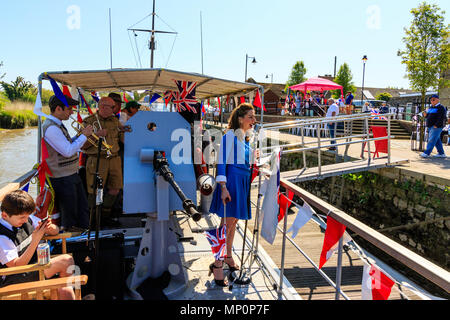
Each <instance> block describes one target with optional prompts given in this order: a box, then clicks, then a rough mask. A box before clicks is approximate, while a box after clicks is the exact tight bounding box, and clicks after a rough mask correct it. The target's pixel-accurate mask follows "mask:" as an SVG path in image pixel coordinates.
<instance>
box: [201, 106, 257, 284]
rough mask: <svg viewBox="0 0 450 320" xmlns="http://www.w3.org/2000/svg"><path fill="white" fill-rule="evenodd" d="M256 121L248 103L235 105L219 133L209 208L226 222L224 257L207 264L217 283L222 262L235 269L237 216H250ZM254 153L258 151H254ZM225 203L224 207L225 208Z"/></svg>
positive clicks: (220, 281)
mask: <svg viewBox="0 0 450 320" xmlns="http://www.w3.org/2000/svg"><path fill="white" fill-rule="evenodd" d="M255 123H256V117H255V110H254V108H253V106H252V105H250V104H249V103H243V104H241V105H239V106H238V107H237V108H236V109H234V110H233V112H232V113H231V116H230V119H229V121H228V130H227V132H226V134H225V135H224V136H223V137H222V141H221V144H220V149H219V158H218V159H219V161H218V164H217V177H216V181H217V187H216V189H215V191H214V194H213V199H212V202H211V207H210V210H209V211H210V212H213V213H216V214H217V215H218V216H219V217H221V218H222V220H221V225H223V224H225V226H226V257H225V258H224V261H221V260H216V261H215V262H214V263H212V264H211V265H210V271H211V272H212V273H213V274H214V280H215V282H216V284H217V285H219V286H226V284H225V283H224V276H223V262H225V263H226V264H227V265H228V267H229V269H230V271H231V272H233V271H235V270H239V267H238V266H237V265H236V263H235V262H234V260H233V256H232V250H233V239H234V234H235V231H236V224H237V222H238V220H239V219H241V220H249V219H251V208H250V201H249V195H250V177H251V169H250V167H251V162H252V161H253V157H252V156H251V154H252V152H253V150H252V148H251V147H250V143H249V139H248V133H249V130H251V129H252V128H253V126H254V124H255ZM255 153H256V156H258V152H255ZM225 206H226V208H225Z"/></svg>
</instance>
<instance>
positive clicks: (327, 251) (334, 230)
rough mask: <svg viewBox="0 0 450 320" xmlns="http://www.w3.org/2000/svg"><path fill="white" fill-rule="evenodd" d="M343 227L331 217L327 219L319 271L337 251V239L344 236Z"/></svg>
mask: <svg viewBox="0 0 450 320" xmlns="http://www.w3.org/2000/svg"><path fill="white" fill-rule="evenodd" d="M344 232H345V226H344V225H343V224H341V223H339V222H337V221H336V220H334V219H333V218H332V217H330V216H328V218H327V229H326V230H325V238H324V239H323V246H322V253H321V254H320V262H319V269H320V268H322V266H323V265H324V264H325V262H327V261H328V259H330V257H331V256H332V255H333V253H334V251H335V250H336V249H337V246H338V242H339V239H340V238H341V237H342V236H343V235H344Z"/></svg>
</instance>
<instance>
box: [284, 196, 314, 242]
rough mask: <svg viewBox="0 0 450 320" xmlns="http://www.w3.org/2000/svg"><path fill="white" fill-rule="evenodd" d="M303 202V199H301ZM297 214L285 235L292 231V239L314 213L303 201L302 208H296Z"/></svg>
mask: <svg viewBox="0 0 450 320" xmlns="http://www.w3.org/2000/svg"><path fill="white" fill-rule="evenodd" d="M302 200H303V199H302ZM297 209H298V212H297V216H296V217H295V220H294V223H292V226H291V227H290V228H289V229H288V231H287V233H289V232H291V231H292V238H295V237H296V236H297V234H298V231H299V230H300V229H301V228H302V227H303V226H304V225H305V224H306V223H307V222H308V221H309V220H311V218H312V215H313V213H314V210H313V208H311V207H310V205H309V204H308V203H307V202H306V201H305V200H303V206H301V207H299V206H297Z"/></svg>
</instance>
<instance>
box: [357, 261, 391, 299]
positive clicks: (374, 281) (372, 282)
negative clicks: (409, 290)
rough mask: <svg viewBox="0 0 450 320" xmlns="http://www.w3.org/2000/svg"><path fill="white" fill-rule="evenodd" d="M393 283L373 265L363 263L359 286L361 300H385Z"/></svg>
mask: <svg viewBox="0 0 450 320" xmlns="http://www.w3.org/2000/svg"><path fill="white" fill-rule="evenodd" d="M394 284H395V281H394V280H392V279H391V278H390V277H389V276H388V275H386V274H384V273H383V272H381V270H380V269H379V268H377V267H376V266H375V265H374V264H371V265H368V264H366V263H364V271H363V278H362V286H361V299H362V300H387V299H388V298H389V295H390V294H391V290H392V286H393V285H394Z"/></svg>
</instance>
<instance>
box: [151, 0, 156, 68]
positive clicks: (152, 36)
mask: <svg viewBox="0 0 450 320" xmlns="http://www.w3.org/2000/svg"><path fill="white" fill-rule="evenodd" d="M154 50H155V0H153V12H152V35H151V36H150V52H151V53H150V68H152V69H153V51H154Z"/></svg>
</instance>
